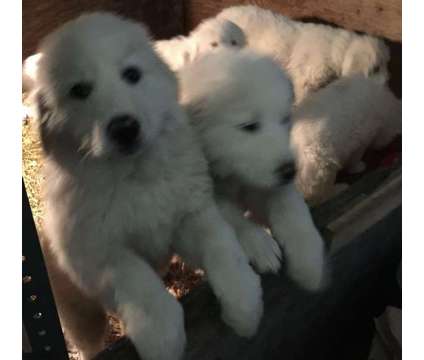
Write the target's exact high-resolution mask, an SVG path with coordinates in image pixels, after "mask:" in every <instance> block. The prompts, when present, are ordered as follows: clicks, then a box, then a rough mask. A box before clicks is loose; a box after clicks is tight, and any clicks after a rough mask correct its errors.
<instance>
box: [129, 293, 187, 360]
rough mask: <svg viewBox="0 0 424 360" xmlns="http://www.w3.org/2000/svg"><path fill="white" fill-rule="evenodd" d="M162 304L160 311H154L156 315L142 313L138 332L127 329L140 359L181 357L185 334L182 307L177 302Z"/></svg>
mask: <svg viewBox="0 0 424 360" xmlns="http://www.w3.org/2000/svg"><path fill="white" fill-rule="evenodd" d="M174 301H175V299H174ZM175 302H176V301H175ZM163 305H164V306H162V307H161V308H162V313H160V314H158V313H157V312H155V315H156V316H152V314H144V315H145V316H143V317H142V318H141V319H140V324H139V327H140V328H139V330H140V332H137V333H135V334H134V333H133V332H132V331H131V330H132V329H127V330H129V331H128V335H129V336H130V338H131V340H132V341H133V343H134V345H135V347H136V349H137V351H138V353H139V355H140V357H141V358H142V359H145V360H173V359H182V357H183V354H184V349H185V345H186V334H185V330H184V315H183V310H182V307H181V306H180V305H179V304H178V303H177V302H176V304H173V305H171V306H170V304H163Z"/></svg>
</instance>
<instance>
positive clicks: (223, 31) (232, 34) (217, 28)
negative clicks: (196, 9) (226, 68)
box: [190, 18, 246, 55]
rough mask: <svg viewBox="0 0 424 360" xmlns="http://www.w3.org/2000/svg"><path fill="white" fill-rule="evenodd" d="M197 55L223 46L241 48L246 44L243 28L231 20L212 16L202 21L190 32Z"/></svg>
mask: <svg viewBox="0 0 424 360" xmlns="http://www.w3.org/2000/svg"><path fill="white" fill-rule="evenodd" d="M190 39H191V40H192V41H193V42H194V44H195V46H196V50H197V55H201V54H204V53H206V52H209V51H215V50H218V49H220V48H222V47H229V48H234V49H240V48H242V47H244V46H245V45H246V37H245V35H244V32H243V30H242V29H240V28H239V27H238V26H237V25H236V24H234V23H233V22H232V21H230V20H226V19H217V18H211V19H208V20H206V21H203V22H202V23H200V25H199V26H198V27H197V28H196V29H194V30H193V31H192V32H191V34H190Z"/></svg>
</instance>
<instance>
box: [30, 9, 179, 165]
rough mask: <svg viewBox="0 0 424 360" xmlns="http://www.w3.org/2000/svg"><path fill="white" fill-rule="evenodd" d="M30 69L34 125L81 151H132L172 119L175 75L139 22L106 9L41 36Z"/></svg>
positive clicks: (48, 138) (52, 140)
mask: <svg viewBox="0 0 424 360" xmlns="http://www.w3.org/2000/svg"><path fill="white" fill-rule="evenodd" d="M40 52H41V53H42V54H43V55H42V58H41V59H40V60H39V71H38V74H37V89H36V91H37V94H38V96H37V97H38V101H39V104H40V106H39V108H40V109H41V110H42V111H41V113H42V114H41V115H42V116H43V113H47V114H48V116H45V117H44V121H43V126H42V127H41V129H42V130H41V131H42V134H41V135H42V139H43V142H44V145H45V147H46V148H47V150H54V149H53V148H54V147H55V144H57V146H60V147H62V148H63V147H67V149H66V150H67V151H68V152H72V153H75V154H80V155H81V156H84V157H96V158H101V157H109V156H113V155H118V156H121V155H128V154H133V153H137V152H138V151H139V150H141V149H143V148H145V147H147V146H149V145H150V144H151V143H153V142H154V141H155V139H156V138H157V137H158V136H159V135H160V133H161V131H162V130H163V129H164V128H166V127H167V126H170V125H171V124H172V122H173V121H174V120H173V117H172V110H173V106H175V104H176V99H177V85H176V80H175V78H174V77H173V75H172V74H171V72H170V71H169V70H168V69H167V68H166V66H165V65H164V64H163V63H162V62H161V61H160V60H159V58H158V57H157V56H156V55H155V53H154V51H153V50H152V48H151V46H150V42H149V38H148V35H147V32H146V31H145V29H144V28H142V27H141V26H139V25H137V24H135V23H132V22H129V21H126V20H124V19H121V18H118V17H115V16H112V15H108V14H105V13H95V14H91V15H85V16H82V17H80V18H78V19H76V20H74V21H72V22H69V23H68V24H66V25H64V26H63V27H62V28H61V29H59V30H57V31H56V32H54V33H53V34H52V35H50V36H49V37H48V38H47V39H46V40H45V41H44V43H43V45H42V47H41V49H40Z"/></svg>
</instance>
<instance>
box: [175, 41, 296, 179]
mask: <svg viewBox="0 0 424 360" xmlns="http://www.w3.org/2000/svg"><path fill="white" fill-rule="evenodd" d="M179 77H180V80H181V102H182V104H183V105H185V106H186V109H187V110H188V114H189V116H190V119H191V121H192V123H193V125H194V127H195V129H196V130H197V131H198V133H199V134H200V138H201V140H202V144H203V146H204V150H205V154H206V156H207V158H208V160H209V162H210V165H211V167H212V171H213V173H214V175H216V176H219V177H227V176H233V177H236V178H238V179H239V180H240V181H242V182H244V183H246V184H248V185H251V186H255V187H274V186H278V185H281V184H284V183H288V182H291V180H292V178H293V177H294V175H295V168H294V158H293V153H292V150H291V148H290V145H289V132H290V126H291V125H290V122H291V121H290V112H291V106H292V101H293V90H292V85H291V83H290V81H289V80H288V78H287V76H286V74H285V73H284V72H283V71H282V70H281V67H280V66H279V65H278V64H277V63H275V62H274V61H273V60H272V59H270V58H268V57H265V56H261V55H258V54H255V53H253V52H250V51H249V50H242V51H234V50H231V49H222V50H220V51H217V52H214V53H210V54H207V55H205V56H204V57H202V58H201V59H199V60H198V61H196V62H194V63H192V64H190V65H189V66H187V67H186V68H184V69H183V70H181V71H180V73H179Z"/></svg>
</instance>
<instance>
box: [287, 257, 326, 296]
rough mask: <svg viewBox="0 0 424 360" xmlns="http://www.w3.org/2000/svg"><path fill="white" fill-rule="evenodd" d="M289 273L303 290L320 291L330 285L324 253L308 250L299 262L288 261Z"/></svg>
mask: <svg viewBox="0 0 424 360" xmlns="http://www.w3.org/2000/svg"><path fill="white" fill-rule="evenodd" d="M288 273H289V275H290V277H291V278H292V279H293V280H294V281H296V283H298V284H299V285H300V286H301V287H302V288H304V289H306V290H308V291H319V290H322V289H324V288H326V287H327V285H328V283H329V277H328V271H327V267H326V262H325V258H324V254H323V252H322V251H316V252H313V251H311V250H309V251H308V250H306V253H304V254H302V257H301V258H299V257H298V259H297V261H290V260H289V261H288Z"/></svg>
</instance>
